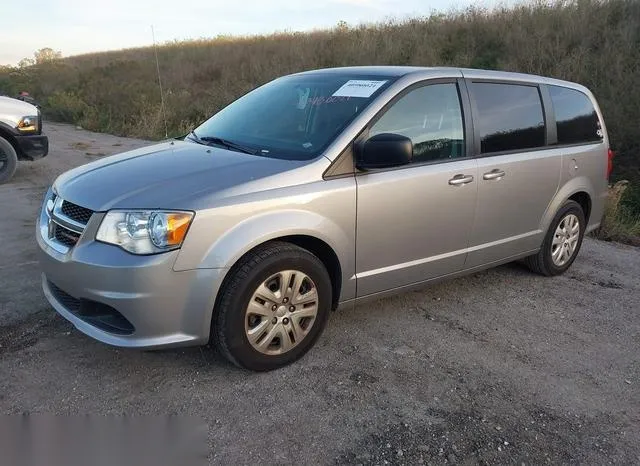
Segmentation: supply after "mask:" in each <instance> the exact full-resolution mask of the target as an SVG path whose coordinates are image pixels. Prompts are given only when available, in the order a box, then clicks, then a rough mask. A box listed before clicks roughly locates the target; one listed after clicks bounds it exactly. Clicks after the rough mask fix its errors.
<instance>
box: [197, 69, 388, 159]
mask: <svg viewBox="0 0 640 466" xmlns="http://www.w3.org/2000/svg"><path fill="white" fill-rule="evenodd" d="M394 79H395V78H393V77H387V76H362V75H348V74H330V73H318V74H304V75H294V76H286V77H283V78H279V79H276V80H274V81H271V82H270V83H267V84H265V85H264V86H261V87H259V88H257V89H255V90H253V91H251V92H249V93H248V94H246V95H244V96H243V97H241V98H240V99H238V100H236V101H235V102H233V103H231V104H230V105H228V106H227V107H225V108H223V109H222V110H221V111H220V112H218V113H216V114H215V115H214V116H212V117H211V118H210V119H208V120H207V121H205V122H204V123H203V124H202V125H200V126H199V127H197V128H196V129H195V130H194V131H193V133H192V134H191V135H190V136H187V139H191V140H192V141H194V142H200V143H210V144H214V145H221V146H223V147H226V148H229V149H231V150H239V151H241V152H248V153H255V154H256V155H260V156H264V157H273V158H280V159H288V160H309V159H312V158H315V157H317V156H318V155H320V154H321V153H322V152H323V151H324V150H325V149H326V148H327V146H328V145H329V144H330V143H331V142H332V141H333V140H334V139H335V138H336V137H337V136H338V134H339V133H340V132H341V131H342V130H343V129H344V128H345V127H346V126H347V125H348V124H349V123H351V121H353V119H354V118H355V117H356V116H357V115H358V114H359V113H361V112H362V110H364V109H365V108H366V107H367V106H368V105H369V103H371V102H372V101H373V100H374V99H375V97H376V96H377V95H378V94H379V93H380V92H382V91H383V89H385V88H386V87H388V86H389V85H390V84H391V83H392V81H393V80H394ZM234 146H235V147H234Z"/></svg>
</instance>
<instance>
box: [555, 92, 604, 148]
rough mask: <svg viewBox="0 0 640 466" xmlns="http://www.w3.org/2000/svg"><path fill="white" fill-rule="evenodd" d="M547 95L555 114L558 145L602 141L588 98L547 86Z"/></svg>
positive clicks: (598, 125)
mask: <svg viewBox="0 0 640 466" xmlns="http://www.w3.org/2000/svg"><path fill="white" fill-rule="evenodd" d="M549 93H550V94H551V102H552V103H553V110H554V112H555V114H556V125H557V128H558V144H576V143H580V142H592V141H601V140H602V130H601V128H600V120H599V119H598V114H597V113H596V110H595V108H593V104H592V103H591V100H589V97H587V96H586V95H584V94H583V93H582V92H580V91H576V90H574V89H567V88H566V87H559V86H549Z"/></svg>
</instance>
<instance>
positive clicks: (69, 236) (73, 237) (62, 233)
mask: <svg viewBox="0 0 640 466" xmlns="http://www.w3.org/2000/svg"><path fill="white" fill-rule="evenodd" d="M52 227H53V238H55V240H56V241H57V242H58V243H61V244H64V245H65V246H67V247H69V248H72V247H73V246H75V245H76V243H77V242H78V240H79V239H80V234H79V233H76V232H75V231H72V230H69V229H68V228H65V227H63V226H60V225H57V224H55V223H54V224H53V226H52Z"/></svg>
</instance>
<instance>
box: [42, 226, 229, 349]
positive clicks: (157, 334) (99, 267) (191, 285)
mask: <svg viewBox="0 0 640 466" xmlns="http://www.w3.org/2000/svg"><path fill="white" fill-rule="evenodd" d="M38 223H39V222H38ZM36 236H37V240H38V245H39V248H38V249H39V260H40V264H41V266H42V270H43V274H42V288H43V290H44V294H45V296H46V298H47V300H48V301H49V303H51V305H52V306H53V307H54V308H55V309H56V311H58V313H59V314H60V315H62V316H63V317H64V318H65V319H67V320H69V321H70V322H71V323H73V325H75V327H76V328H77V329H78V330H80V331H81V332H83V333H85V334H86V335H88V336H90V337H92V338H95V339H96V340H99V341H101V342H103V343H107V344H110V345H114V346H121V347H131V348H165V347H173V346H189V345H199V344H206V343H207V342H208V340H209V330H210V323H211V314H212V310H213V305H214V301H215V295H216V292H217V290H218V287H219V284H220V282H221V280H222V277H223V275H224V271H223V270H222V269H196V270H188V271H184V272H174V271H173V269H172V267H173V263H174V262H175V258H176V255H177V254H178V251H173V252H169V253H165V254H157V255H151V256H135V255H132V254H129V253H127V252H125V251H122V250H121V249H119V248H116V247H113V246H110V245H107V244H102V243H98V242H95V241H82V240H81V241H80V242H79V243H78V244H77V245H76V246H75V247H74V248H72V249H71V250H70V251H69V252H67V253H66V254H61V253H60V252H58V251H56V250H54V249H52V248H51V246H50V245H48V244H47V242H46V241H45V240H44V239H43V238H42V235H41V233H40V227H39V225H38V228H37V230H36Z"/></svg>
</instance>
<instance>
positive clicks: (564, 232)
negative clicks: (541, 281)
mask: <svg viewBox="0 0 640 466" xmlns="http://www.w3.org/2000/svg"><path fill="white" fill-rule="evenodd" d="M579 239H580V220H579V219H578V217H577V216H575V215H574V214H569V215H567V216H566V217H564V218H563V219H562V220H560V223H559V224H558V227H557V228H556V231H555V233H554V235H553V241H552V242H551V260H553V263H554V264H555V265H556V266H557V267H562V266H563V265H565V264H566V263H567V262H569V261H570V260H571V258H572V257H573V255H574V254H575V252H576V248H577V246H578V240H579Z"/></svg>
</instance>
